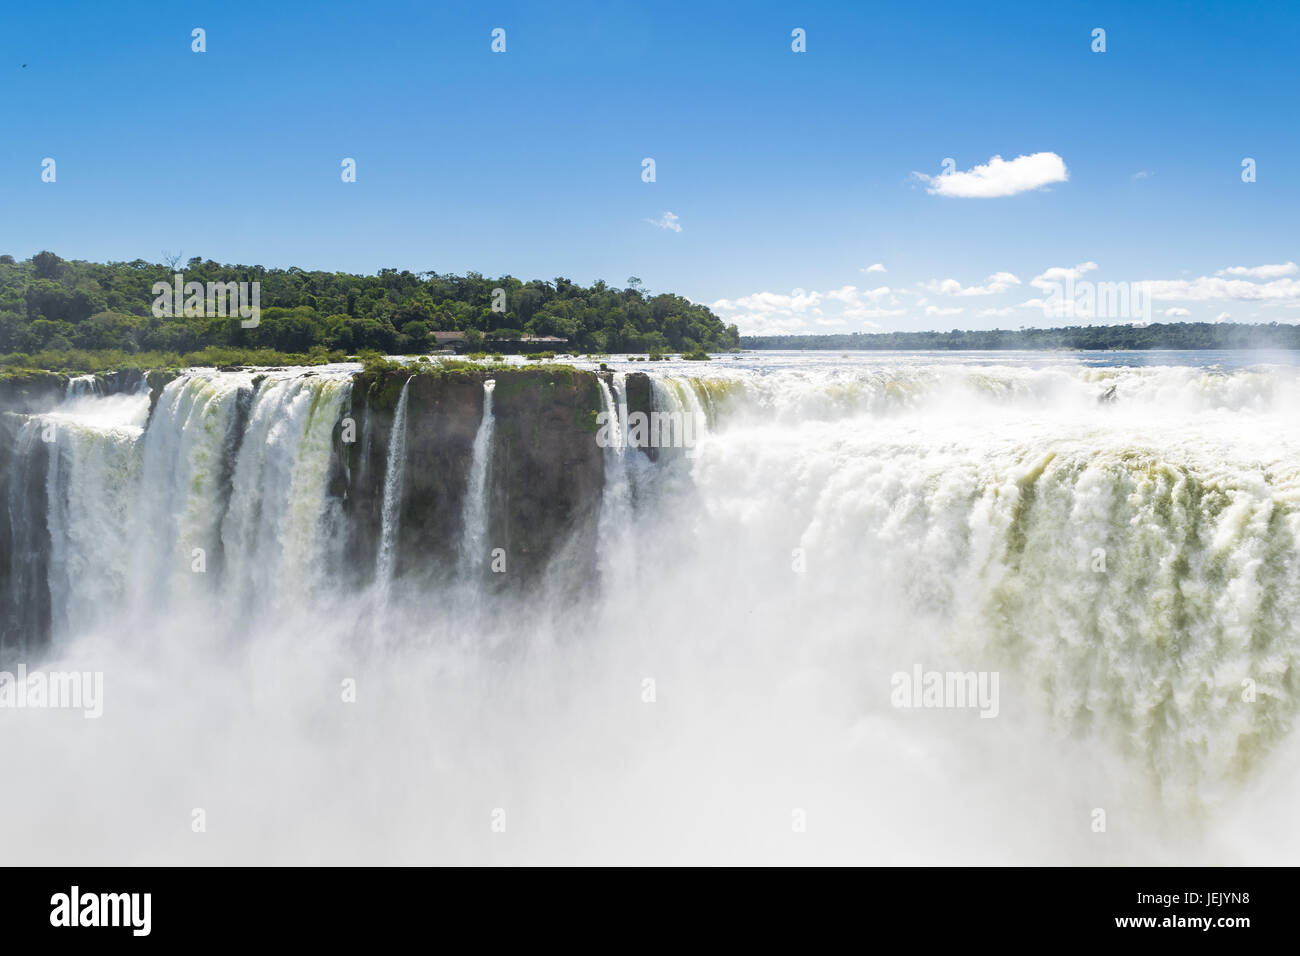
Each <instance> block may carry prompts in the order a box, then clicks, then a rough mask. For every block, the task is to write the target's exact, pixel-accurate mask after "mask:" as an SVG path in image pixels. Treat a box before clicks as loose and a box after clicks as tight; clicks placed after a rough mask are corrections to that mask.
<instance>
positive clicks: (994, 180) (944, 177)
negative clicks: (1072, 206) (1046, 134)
mask: <svg viewBox="0 0 1300 956" xmlns="http://www.w3.org/2000/svg"><path fill="white" fill-rule="evenodd" d="M912 175H913V176H915V177H916V178H917V179H919V180H921V181H922V182H924V183H927V184H928V185H927V187H926V191H927V192H929V193H930V194H931V195H934V196H952V197H954V198H957V199H992V198H996V197H999V196H1014V195H1016V194H1017V193H1024V192H1029V191H1031V190H1034V189H1042V188H1043V187H1044V186H1049V185H1051V184H1052V183H1063V182H1066V181H1067V180H1068V179H1069V178H1070V171H1069V170H1068V169H1067V168H1066V166H1065V160H1063V159H1062V158H1061V157H1060V156H1058V155H1056V153H1034V154H1032V155H1030V156H1017V157H1016V158H1015V159H1013V160H1011V161H1010V162H1008V161H1007V160H1005V159H1003V158H1002V157H1001V156H994V157H993V158H992V159H990V160H989V161H988V162H987V163H986V164H984V165H983V166H974V167H972V168H971V169H968V170H966V171H965V172H953V173H946V174H942V173H941V174H940V175H938V176H927V175H926V174H925V173H913V174H912Z"/></svg>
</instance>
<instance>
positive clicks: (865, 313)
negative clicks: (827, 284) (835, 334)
mask: <svg viewBox="0 0 1300 956" xmlns="http://www.w3.org/2000/svg"><path fill="white" fill-rule="evenodd" d="M896 304H897V296H896V295H895V294H894V290H892V289H890V288H889V286H880V287H879V288H875V289H859V288H858V287H857V286H852V285H846V286H841V287H840V288H838V289H831V290H830V291H828V292H816V291H813V292H808V291H805V290H804V289H795V290H793V291H792V292H791V293H790V294H789V295H782V294H781V293H779V292H756V293H754V294H753V295H747V296H743V297H741V298H739V299H719V300H718V301H717V302H714V303H712V304H711V305H710V306H709V308H711V309H712V310H713V311H714V312H716V313H717V314H718V315H719V316H720V317H722V318H723V319H724V320H725V321H727V322H734V323H736V325H737V326H739V327H740V330H741V332H742V333H744V334H747V335H772V334H777V333H782V332H803V331H807V330H808V329H809V327H810V326H813V325H820V326H827V325H844V324H846V323H859V324H860V325H862V326H863V327H866V328H873V329H874V328H879V326H878V325H877V324H876V323H875V322H873V321H871V320H872V319H880V318H893V317H896V316H900V315H903V314H905V313H906V311H907V310H906V309H898V308H888V306H893V305H896Z"/></svg>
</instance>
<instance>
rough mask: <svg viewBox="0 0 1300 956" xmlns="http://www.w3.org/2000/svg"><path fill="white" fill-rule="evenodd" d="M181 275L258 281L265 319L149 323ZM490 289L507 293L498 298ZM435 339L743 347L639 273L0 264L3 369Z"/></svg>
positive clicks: (600, 346)
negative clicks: (609, 277) (160, 295)
mask: <svg viewBox="0 0 1300 956" xmlns="http://www.w3.org/2000/svg"><path fill="white" fill-rule="evenodd" d="M176 273H182V274H183V276H184V281H185V282H201V283H204V284H206V283H210V282H211V283H228V282H248V283H252V282H257V283H259V284H260V305H261V314H260V321H259V323H258V324H257V326H256V327H255V328H244V327H242V325H241V323H240V320H239V318H238V316H220V315H211V314H207V315H203V316H191V317H186V316H184V315H180V314H178V315H174V316H170V315H167V316H163V317H157V316H155V315H154V314H153V304H154V300H155V296H154V294H153V292H152V290H153V286H154V283H156V282H165V283H171V282H172V281H173V278H172V277H173V275H174V274H176ZM498 289H499V290H502V291H503V292H504V296H502V295H500V294H496V295H494V290H498ZM494 304H497V305H498V306H499V308H498V309H495V310H494V308H493V305H494ZM176 311H177V312H180V311H181V310H180V309H177V310H176ZM204 311H205V312H207V313H211V312H212V311H214V310H210V309H205V310H204ZM443 331H448V332H454V331H458V332H463V333H464V334H465V342H464V346H465V347H467V348H470V349H476V348H491V349H492V350H493V351H498V352H509V351H515V350H517V345H516V348H512V347H511V344H510V343H511V342H512V341H513V342H515V343H518V340H519V339H521V338H522V337H524V336H551V337H555V338H559V339H563V340H565V341H564V343H563V344H559V345H558V346H557V345H555V344H553V345H551V346H550V347H552V348H557V350H558V351H563V352H575V353H593V352H698V351H699V350H701V349H702V350H706V351H714V352H716V351H726V350H729V349H734V348H736V347H737V346H738V345H739V334H738V332H737V331H736V327H735V326H734V325H732V326H725V325H723V323H722V321H721V320H720V319H719V318H718V317H717V316H715V315H714V314H713V313H712V312H710V311H709V309H708V308H707V307H705V306H702V305H697V304H695V303H693V302H690V301H689V300H687V299H684V298H682V297H681V296H678V295H673V294H671V293H658V294H652V293H650V292H648V291H647V290H645V289H644V288H642V285H641V280H639V279H637V278H635V277H633V278H629V279H628V280H627V287H626V288H622V289H620V288H615V287H613V286H610V285H607V284H606V283H605V282H604V281H597V282H596V283H594V284H593V285H591V286H581V285H578V284H577V283H574V282H572V281H570V280H569V279H563V278H558V279H554V280H551V281H538V280H533V281H528V282H524V281H522V280H520V279H516V278H514V277H512V276H502V277H501V278H497V279H492V278H487V277H485V276H482V275H479V274H478V273H474V272H471V273H469V274H468V275H464V276H458V275H445V274H439V273H437V272H419V273H414V272H409V271H406V270H401V271H399V270H397V269H381V270H380V271H379V273H378V274H377V275H373V276H361V275H352V274H350V273H344V272H308V271H305V270H303V269H298V268H293V267H291V268H287V269H272V268H267V267H264V266H242V265H221V264H219V263H216V262H213V261H211V260H204V259H201V258H199V257H197V256H196V257H193V258H191V259H189V260H188V261H186V262H180V261H179V259H178V258H175V257H173V258H172V259H171V261H167V262H162V263H156V262H146V261H144V260H143V259H136V260H135V261H133V262H109V263H95V262H83V261H78V260H66V259H62V258H60V257H59V256H58V255H56V254H54V253H53V252H40V253H37V254H36V255H34V256H32V257H31V258H30V259H25V260H21V261H19V260H15V258H14V257H13V256H10V255H0V365H9V366H26V367H48V368H71V367H79V368H87V369H92V370H94V369H97V368H102V367H106V366H108V365H111V364H114V362H117V363H119V364H120V362H121V361H122V360H123V358H124V357H125V358H130V357H135V362H134V363H133V364H172V365H174V364H180V363H181V362H182V361H186V360H194V359H199V358H203V357H205V356H207V357H211V356H218V357H224V358H225V359H227V360H229V361H233V362H238V361H251V356H252V354H253V353H256V357H258V358H261V359H263V360H265V357H267V356H276V357H278V359H286V358H293V357H306V356H310V357H311V358H312V360H313V361H317V362H319V361H325V360H327V359H335V358H340V357H342V356H344V355H351V354H357V353H360V352H363V351H365V352H369V351H375V352H382V353H385V354H418V353H423V352H428V351H431V350H433V349H434V348H435V347H436V343H435V339H434V335H433V333H435V332H443ZM241 356H244V357H243V358H241ZM273 361H276V360H275V359H273ZM204 364H213V363H212V362H204ZM276 364H278V361H276Z"/></svg>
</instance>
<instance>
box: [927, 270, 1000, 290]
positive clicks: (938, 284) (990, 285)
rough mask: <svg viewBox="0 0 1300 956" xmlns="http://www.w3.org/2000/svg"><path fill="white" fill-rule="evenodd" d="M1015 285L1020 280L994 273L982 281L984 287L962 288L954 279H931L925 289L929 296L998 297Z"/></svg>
mask: <svg viewBox="0 0 1300 956" xmlns="http://www.w3.org/2000/svg"><path fill="white" fill-rule="evenodd" d="M1017 285H1020V280H1019V279H1017V278H1016V277H1015V276H1014V275H1012V274H1011V273H1010V272H995V273H993V275H991V276H989V277H988V278H987V279H985V280H984V285H973V286H967V287H963V286H962V284H961V283H960V282H958V281H957V280H956V279H942V280H940V279H931V280H930V281H929V282H927V283H926V284H925V288H926V290H927V291H929V292H930V294H931V295H950V296H967V295H998V294H999V293H1002V292H1006V291H1007V290H1008V289H1010V288H1011V287H1012V286H1017Z"/></svg>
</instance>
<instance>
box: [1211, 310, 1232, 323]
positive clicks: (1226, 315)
mask: <svg viewBox="0 0 1300 956" xmlns="http://www.w3.org/2000/svg"><path fill="white" fill-rule="evenodd" d="M1230 318H1232V313H1231V312H1220V313H1219V314H1218V315H1217V316H1215V318H1214V321H1215V322H1227V321H1228V320H1229V319H1230Z"/></svg>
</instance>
